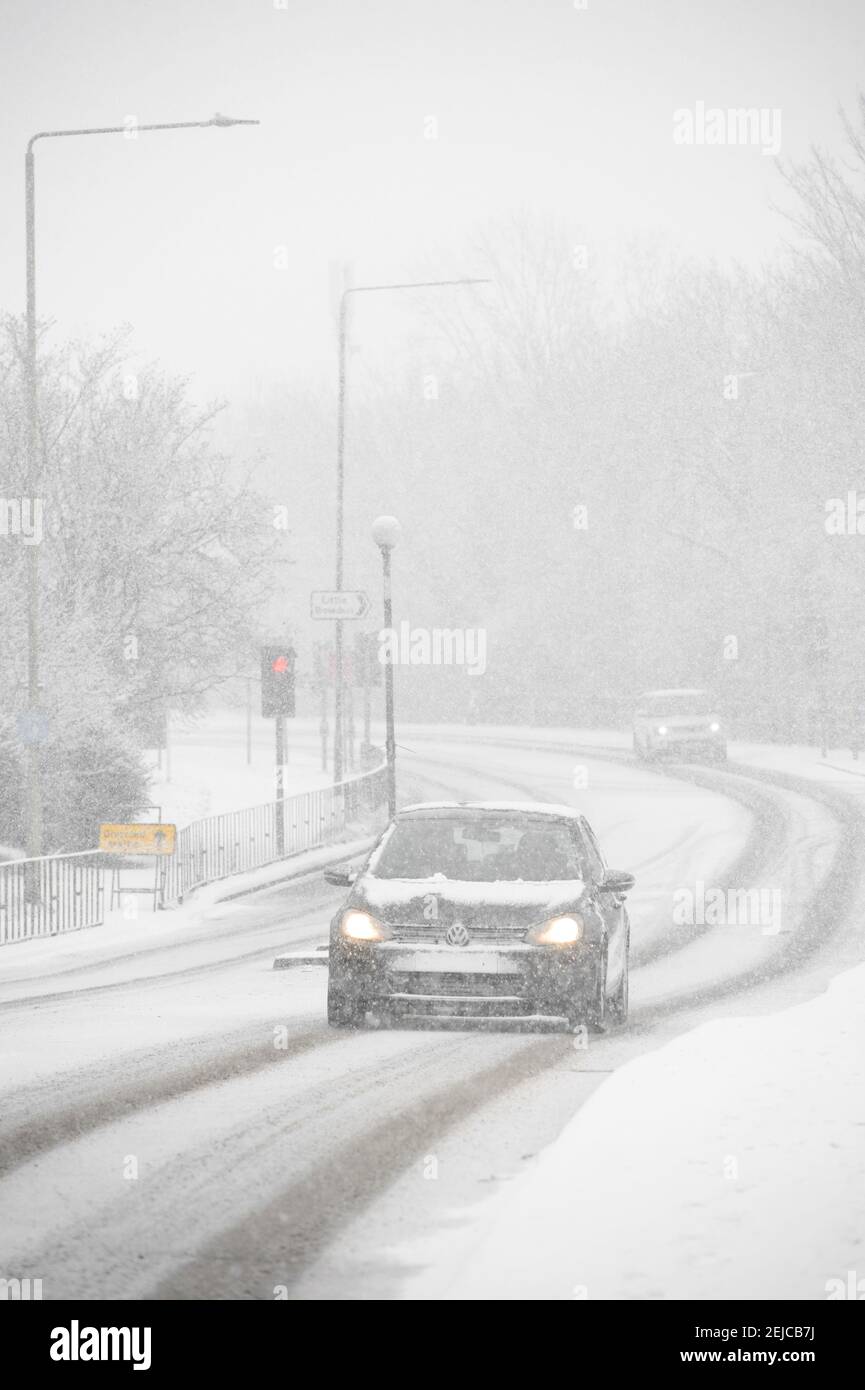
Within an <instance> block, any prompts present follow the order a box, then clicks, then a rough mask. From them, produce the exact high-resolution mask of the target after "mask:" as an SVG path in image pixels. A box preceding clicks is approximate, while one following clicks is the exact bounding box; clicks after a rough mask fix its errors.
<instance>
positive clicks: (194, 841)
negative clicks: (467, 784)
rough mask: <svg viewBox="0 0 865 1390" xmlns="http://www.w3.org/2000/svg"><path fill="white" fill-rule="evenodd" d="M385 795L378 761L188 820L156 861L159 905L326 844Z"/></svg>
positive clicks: (384, 771) (384, 775)
mask: <svg viewBox="0 0 865 1390" xmlns="http://www.w3.org/2000/svg"><path fill="white" fill-rule="evenodd" d="M386 798H387V768H386V766H385V765H382V766H381V767H377V768H376V769H375V770H374V771H373V772H365V773H362V774H361V775H360V776H358V777H350V778H348V779H346V781H344V782H341V783H339V784H338V785H336V786H332V787H321V788H317V789H315V790H313V791H307V792H299V793H298V795H297V796H289V797H286V798H285V799H284V800H283V801H268V802H265V804H264V805H263V806H251V807H249V808H248V809H247V810H245V811H227V812H225V813H224V814H223V815H219V816H207V817H206V818H205V819H203V820H197V821H192V823H191V824H190V825H186V826H184V827H183V828H182V829H181V830H179V831H178V833H177V849H176V852H175V853H174V854H173V855H172V856H171V858H170V859H169V858H165V859H163V860H160V870H161V873H160V883H159V905H160V907H168V906H170V904H171V903H176V902H182V901H183V899H184V898H185V897H186V895H187V893H190V892H191V891H192V890H193V888H201V887H203V885H204V884H206V883H216V882H217V881H218V880H219V879H223V878H229V877H230V876H231V875H232V874H242V873H245V872H247V871H248V870H249V869H260V868H263V867H265V866H266V865H268V864H274V863H276V862H277V861H278V860H280V859H287V858H288V857H289V856H290V855H293V854H300V853H302V852H303V851H304V850H308V849H318V848H319V847H321V846H323V845H327V844H330V843H332V842H333V840H335V839H336V838H337V836H338V835H341V834H342V833H343V832H344V831H345V830H346V828H347V827H348V826H350V825H351V824H352V823H353V822H355V821H359V820H361V819H362V818H363V817H364V816H366V815H368V814H369V813H370V812H371V811H373V810H374V809H375V808H376V807H377V806H380V805H382V803H383V802H384V801H385V800H386Z"/></svg>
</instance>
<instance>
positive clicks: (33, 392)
mask: <svg viewBox="0 0 865 1390" xmlns="http://www.w3.org/2000/svg"><path fill="white" fill-rule="evenodd" d="M259 124H260V122H259V121H251V120H239V119H237V118H235V117H233V116H222V115H220V113H219V112H217V113H216V115H215V116H211V118H210V120H209V121H168V122H165V121H163V122H160V123H158V124H155V125H132V126H130V125H111V126H93V127H88V128H84V129H80V130H40V131H39V132H38V133H37V134H36V135H33V136H31V137H30V139H29V140H28V142H27V152H26V154H25V156H24V219H25V234H26V248H27V250H26V260H27V343H26V358H25V374H26V391H27V491H28V495H29V498H30V505H31V507H33V506H35V501H36V493H37V490H38V486H39V478H38V472H39V470H38V467H37V453H38V450H37V434H38V430H39V422H38V383H37V373H36V169H35V159H34V154H33V146H34V145H35V144H36V141H37V140H61V139H68V138H69V137H71V136H75V135H127V136H128V135H129V134H130V132H131V131H133V130H134V132H135V133H136V134H137V133H138V132H139V131H151V130H198V129H202V130H203V129H206V128H207V127H209V126H216V127H225V126H234V125H259ZM38 551H39V547H38V546H37V545H30V546H28V547H27V556H28V560H27V707H28V712H29V713H30V715H31V725H32V724H33V723H35V716H36V713H37V711H38V708H39V560H38ZM30 740H31V741H30V742H29V744H28V757H27V855H28V858H30V859H35V858H37V857H38V856H39V855H40V854H41V853H42V768H41V759H40V755H39V750H38V744H37V742H36V741H35V738H34V735H33V732H32V728H31V733H30Z"/></svg>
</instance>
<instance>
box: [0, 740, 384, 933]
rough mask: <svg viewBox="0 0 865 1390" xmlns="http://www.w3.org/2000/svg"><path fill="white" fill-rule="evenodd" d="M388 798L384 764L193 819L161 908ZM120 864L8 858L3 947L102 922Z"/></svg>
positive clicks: (361, 816) (1, 872) (164, 879)
mask: <svg viewBox="0 0 865 1390" xmlns="http://www.w3.org/2000/svg"><path fill="white" fill-rule="evenodd" d="M386 799H387V768H386V766H384V765H383V766H382V767H377V768H375V770H374V771H372V772H365V773H363V774H361V775H360V776H359V777H350V778H348V779H347V780H346V781H344V782H341V783H340V784H339V785H337V786H333V787H322V788H319V789H317V790H314V791H307V792H300V793H299V794H298V795H297V796H289V797H286V798H285V800H283V801H269V802H267V803H266V804H265V805H263V806H252V807H250V808H249V809H248V810H245V811H228V812H226V813H225V814H223V815H220V816H207V817H206V818H205V819H204V820H197V821H193V822H192V823H191V824H190V825H186V826H184V827H183V829H181V830H180V831H179V832H178V835H177V849H176V852H175V854H173V855H172V856H171V857H170V858H168V857H166V858H164V859H160V861H159V866H160V873H159V893H158V902H159V906H160V907H169V906H171V904H172V903H179V902H182V901H183V899H184V897H185V896H186V895H187V893H191V892H192V890H193V888H201V887H202V886H203V885H204V884H205V883H215V882H216V881H217V880H218V879H222V878H228V877H229V876H230V875H231V874H241V873H244V872H245V871H246V870H249V869H260V868H262V867H264V866H265V865H267V864H274V863H276V862H277V861H278V860H280V859H287V858H288V857H289V856H290V855H293V854H300V853H302V852H303V851H304V850H308V849H318V848H319V847H321V846H323V845H327V844H331V843H332V842H333V841H334V840H336V839H337V838H338V836H340V835H341V834H343V833H344V832H345V831H346V830H348V829H350V827H351V826H352V825H353V824H357V825H358V829H359V830H360V829H361V828H362V826H363V822H364V820H367V821H368V818H369V816H370V814H371V812H372V811H374V810H375V809H376V808H377V807H379V806H381V805H382V804H383V803H384V802H385V800H386ZM367 828H368V827H367ZM125 862H126V863H127V866H128V865H129V863H130V861H129V860H127V861H125ZM120 865H121V861H120V860H118V859H117V858H116V857H115V856H113V855H108V854H104V853H102V852H100V851H99V850H83V851H79V852H78V853H75V854H55V855H46V856H45V857H44V858H41V859H12V860H9V861H8V862H7V863H0V946H3V945H6V944H8V943H10V942H13V941H27V940H30V939H32V938H34V937H40V936H57V935H58V934H59V933H61V932H68V931H78V930H80V928H82V927H98V926H101V924H102V923H103V921H104V920H105V894H106V886H105V885H106V875H107V874H109V873H111V872H112V871H113V870H116V869H117V868H118V867H119V866H120Z"/></svg>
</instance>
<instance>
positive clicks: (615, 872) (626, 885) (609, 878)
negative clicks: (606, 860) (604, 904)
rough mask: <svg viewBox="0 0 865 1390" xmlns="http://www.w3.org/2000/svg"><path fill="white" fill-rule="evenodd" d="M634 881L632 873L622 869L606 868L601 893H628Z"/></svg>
mask: <svg viewBox="0 0 865 1390" xmlns="http://www.w3.org/2000/svg"><path fill="white" fill-rule="evenodd" d="M636 881H637V880H636V879H635V878H634V875H633V874H628V873H625V871H624V869H607V872H606V873H605V874H604V877H603V878H602V879H601V883H600V889H601V892H602V893H630V891H631V889H632V888H633V886H634V884H635V883H636Z"/></svg>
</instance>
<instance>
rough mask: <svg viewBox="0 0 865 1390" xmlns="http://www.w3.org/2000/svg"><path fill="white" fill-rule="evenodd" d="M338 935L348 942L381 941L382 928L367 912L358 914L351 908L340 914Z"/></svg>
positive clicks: (382, 938) (382, 936) (382, 935)
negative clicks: (345, 938)
mask: <svg viewBox="0 0 865 1390" xmlns="http://www.w3.org/2000/svg"><path fill="white" fill-rule="evenodd" d="M339 930H340V934H341V935H342V936H345V937H347V938H348V940H349V941H383V940H384V928H383V926H382V925H381V922H377V921H376V920H375V918H374V917H370V915H369V913H368V912H358V911H357V909H356V908H352V909H351V910H350V911H349V912H344V913H343V914H342V921H341V922H340V924H339Z"/></svg>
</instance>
